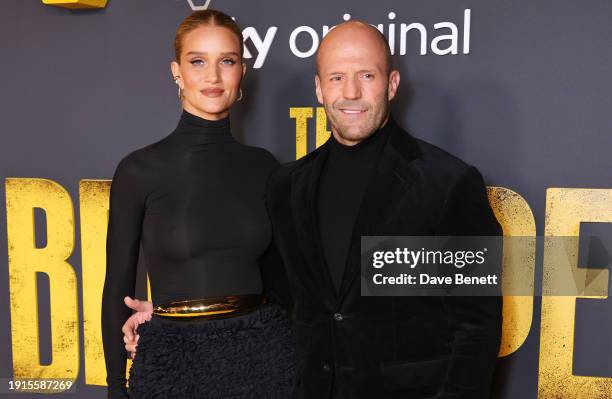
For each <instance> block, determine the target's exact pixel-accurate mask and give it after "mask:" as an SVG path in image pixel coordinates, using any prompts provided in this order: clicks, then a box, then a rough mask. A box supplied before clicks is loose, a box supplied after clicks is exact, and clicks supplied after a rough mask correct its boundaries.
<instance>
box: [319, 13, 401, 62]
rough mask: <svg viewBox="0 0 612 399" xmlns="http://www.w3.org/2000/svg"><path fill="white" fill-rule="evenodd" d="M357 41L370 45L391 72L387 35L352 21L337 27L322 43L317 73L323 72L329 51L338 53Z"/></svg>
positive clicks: (362, 23)
mask: <svg viewBox="0 0 612 399" xmlns="http://www.w3.org/2000/svg"><path fill="white" fill-rule="evenodd" d="M356 41H360V42H361V43H364V44H366V43H367V44H369V45H370V46H371V50H372V56H373V57H381V58H380V59H381V60H384V62H385V65H386V67H385V70H386V71H387V72H391V70H392V69H393V59H392V56H391V48H390V47H389V43H388V42H387V38H386V37H385V35H383V34H382V33H380V31H379V30H378V29H376V28H375V27H373V26H372V25H370V24H368V23H366V22H363V21H359V20H352V21H348V22H343V23H341V24H339V25H337V26H335V27H334V28H333V29H332V30H330V31H329V32H328V33H327V35H326V36H325V37H324V38H323V40H322V41H321V44H320V46H319V49H318V51H317V73H319V72H320V71H321V58H322V57H323V58H324V57H325V53H326V52H327V51H336V50H337V49H338V47H342V46H352V45H353V44H354V43H355V42H356Z"/></svg>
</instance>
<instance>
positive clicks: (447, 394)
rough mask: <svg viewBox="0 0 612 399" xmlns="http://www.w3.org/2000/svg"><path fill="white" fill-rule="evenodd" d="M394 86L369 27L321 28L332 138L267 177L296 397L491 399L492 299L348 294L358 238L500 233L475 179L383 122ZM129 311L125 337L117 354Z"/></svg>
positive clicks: (495, 315)
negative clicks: (287, 299)
mask: <svg viewBox="0 0 612 399" xmlns="http://www.w3.org/2000/svg"><path fill="white" fill-rule="evenodd" d="M399 81H400V75H399V72H398V71H396V70H392V67H391V56H390V51H389V47H388V45H387V44H386V41H385V39H384V37H383V36H382V35H381V34H380V33H379V32H378V31H377V30H376V29H374V28H373V27H371V26H370V25H368V24H366V23H363V22H358V21H350V22H347V23H343V24H341V25H338V26H337V27H336V28H335V29H333V30H332V31H330V32H329V34H328V35H327V36H326V37H325V39H324V40H323V41H322V43H321V46H320V48H319V51H318V54H317V75H316V77H315V85H316V93H317V98H318V100H319V102H320V103H322V104H323V105H324V106H325V110H326V112H327V116H328V118H329V121H330V124H331V130H332V137H331V138H330V139H329V141H328V142H327V143H326V144H324V145H323V146H321V147H320V148H319V149H317V150H315V151H313V152H312V153H310V154H308V155H307V156H305V157H303V158H302V159H300V160H298V161H295V162H292V163H289V164H287V165H284V166H282V167H280V168H279V169H278V170H277V171H276V172H275V173H274V174H273V176H272V177H271V178H270V183H269V188H268V198H267V200H268V211H269V214H270V217H271V220H272V226H273V230H274V242H275V245H276V248H277V249H278V252H279V254H280V256H281V258H282V261H283V264H284V266H285V270H286V279H288V287H286V288H287V289H286V291H287V296H289V295H288V293H291V313H292V319H293V325H294V331H295V333H296V337H297V342H298V355H299V358H300V362H299V376H298V392H299V397H300V398H307V399H320V398H330V397H332V398H337V399H338V398H342V399H353V398H359V399H361V398H364V399H365V398H376V399H391V398H432V397H436V398H449V399H450V398H465V399H467V398H470V399H475V398H476V399H478V398H487V397H488V396H489V390H490V383H491V378H492V373H493V369H494V367H495V361H496V357H497V352H498V349H499V343H500V334H501V333H500V328H501V298H499V297H362V296H361V295H360V278H359V274H360V273H359V271H360V237H361V236H362V235H381V236H382V235H384V236H392V235H404V236H417V235H426V236H431V235H444V236H450V235H473V236H491V235H499V234H500V227H499V225H498V223H497V221H496V220H495V217H494V215H493V213H492V211H491V209H490V207H489V204H488V201H487V196H486V189H485V185H484V183H483V181H482V177H481V176H480V174H479V173H478V171H477V170H476V169H475V168H473V167H471V166H469V165H466V164H465V163H463V162H462V161H461V160H459V159H457V158H455V157H453V156H451V155H449V154H447V153H445V152H444V151H442V150H440V149H439V148H436V147H434V146H432V145H430V144H427V143H425V142H423V141H421V140H418V139H415V138H413V137H412V136H410V135H409V134H408V133H406V132H404V131H403V130H402V129H401V128H400V127H399V126H397V124H396V123H395V122H394V121H393V119H392V117H391V116H390V112H389V103H390V101H391V100H392V99H393V98H394V97H395V94H396V92H397V88H398V85H399ZM267 277H268V278H269V276H267ZM277 281H282V279H281V277H279V278H278V280H277ZM277 281H276V282H277ZM274 283H275V281H271V282H270V286H273V285H274ZM132 306H134V308H136V309H141V307H138V306H135V305H132ZM137 317H141V318H142V315H141V316H134V319H133V320H132V327H130V324H128V323H126V328H125V329H124V330H125V331H127V333H128V339H127V341H126V342H127V343H128V346H126V347H128V349H133V343H134V340H133V339H132V335H131V331H130V330H131V329H132V328H133V325H134V323H137V321H134V320H135V319H136V318H137ZM254 397H256V395H255V396H254Z"/></svg>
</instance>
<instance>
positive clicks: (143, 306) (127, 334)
mask: <svg viewBox="0 0 612 399" xmlns="http://www.w3.org/2000/svg"><path fill="white" fill-rule="evenodd" d="M123 302H125V305H126V306H127V307H128V308H130V309H133V310H135V311H136V313H134V314H133V315H131V316H130V318H129V319H127V321H126V322H125V324H124V325H123V327H121V331H122V332H123V342H125V349H126V350H127V351H128V352H130V357H131V358H132V359H134V357H136V346H138V345H137V344H138V338H140V336H139V335H138V334H137V330H138V326H139V325H141V324H142V323H144V322H145V321H149V320H151V315H152V314H153V304H152V303H151V302H147V301H140V300H138V299H132V298H130V297H129V296H126V297H125V298H123Z"/></svg>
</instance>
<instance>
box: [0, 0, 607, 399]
mask: <svg viewBox="0 0 612 399" xmlns="http://www.w3.org/2000/svg"><path fill="white" fill-rule="evenodd" d="M210 6H211V8H218V9H220V10H222V11H224V12H226V13H229V14H230V15H232V16H234V17H236V19H237V21H238V22H239V24H240V25H241V26H242V27H243V28H245V27H254V28H256V30H257V32H258V33H259V34H260V35H264V34H265V32H266V31H267V29H268V28H269V27H270V26H277V27H278V31H277V33H276V35H275V37H274V41H273V42H272V45H271V48H270V50H269V53H268V55H267V57H266V59H265V62H264V64H263V66H262V67H260V68H258V69H252V68H250V70H249V71H248V73H247V77H246V81H245V84H244V94H245V100H244V101H243V102H241V103H240V104H239V105H238V106H237V107H235V109H233V110H232V129H233V131H234V133H235V135H236V136H237V137H238V138H240V139H241V140H243V141H244V142H245V143H247V144H252V145H257V146H262V147H265V148H267V149H269V150H270V151H271V152H272V153H274V155H276V156H277V158H278V159H279V160H281V161H289V160H292V159H294V155H295V123H294V120H292V119H290V118H289V107H295V106H308V107H310V106H316V105H317V104H316V98H315V96H314V89H313V76H314V58H313V57H309V58H299V57H297V56H295V55H294V54H293V53H292V51H291V49H290V46H289V37H290V34H291V32H292V31H293V30H294V29H295V28H296V27H298V26H303V25H307V26H311V27H312V28H314V29H315V30H316V31H317V32H318V35H319V37H320V36H321V27H322V26H323V25H330V26H332V25H335V24H337V23H339V22H341V21H342V17H343V15H344V14H345V13H350V14H351V15H352V17H354V18H362V19H366V20H368V21H369V22H371V23H384V24H385V25H386V24H388V23H390V21H389V18H388V14H389V12H395V13H396V18H395V21H393V22H395V23H396V25H399V24H400V23H406V24H408V23H412V22H419V23H422V24H423V25H424V26H425V27H426V28H427V32H428V34H430V35H433V36H436V35H439V34H441V33H447V30H440V32H437V31H436V30H434V29H433V24H435V23H438V22H442V21H450V22H453V23H455V24H457V26H458V27H459V52H458V54H456V55H451V54H449V55H436V54H433V52H432V51H431V49H430V48H429V49H428V51H427V54H426V55H420V54H419V45H418V39H416V38H415V37H416V36H415V35H413V34H411V35H412V36H410V39H409V40H408V42H407V51H406V54H405V55H404V56H398V55H396V57H395V60H396V62H397V65H398V67H399V69H400V71H401V73H402V81H401V88H400V90H399V94H398V96H399V98H398V99H397V101H395V103H394V115H395V118H396V119H397V120H398V122H399V123H400V124H401V125H403V126H404V127H406V128H407V129H408V130H409V131H410V132H412V134H414V135H415V136H417V137H420V138H422V139H425V140H428V141H430V142H432V143H434V144H436V145H439V146H441V147H442V148H444V149H446V150H448V151H449V152H451V153H453V154H456V155H458V156H460V157H461V158H463V159H465V160H466V161H468V162H470V163H472V164H474V165H475V166H477V167H478V168H479V169H480V170H481V171H482V172H483V174H484V176H485V178H486V180H487V183H488V184H489V185H499V186H504V187H508V188H510V189H512V190H514V191H516V192H518V193H519V194H521V195H522V196H523V197H524V198H525V199H526V200H527V201H528V202H529V204H530V206H531V209H532V210H533V213H534V215H535V218H536V224H537V231H538V234H542V233H543V223H544V207H545V194H546V188H549V187H587V188H612V174H611V170H612V157H611V150H612V128H611V126H610V122H609V121H610V111H611V110H612V96H610V89H611V88H612V76H611V74H610V71H612V51H611V48H612V47H611V45H612V41H611V39H610V38H611V37H612V24H611V23H610V21H612V3H611V2H609V1H604V0H589V1H581V2H579V1H575V0H574V1H570V0H554V1H553V0H541V1H522V2H516V1H484V0H473V1H469V0H460V1H456V0H433V1H431V0H430V1H424V0H421V1H416V0H409V1H406V0H403V1H399V0H396V1H391V0H377V1H367V0H335V1H328V0H311V1H303V2H297V1H272V0H258V1H246V0H212V3H211V5H210ZM465 9H471V30H470V52H469V54H463V53H462V50H463V48H462V45H463V37H462V33H463V17H464V10H465ZM190 11H191V9H190V7H189V5H188V3H187V0H155V1H151V0H110V1H109V4H108V6H107V8H106V9H104V10H86V11H85V10H78V11H74V10H72V11H71V10H66V9H61V8H55V7H48V6H44V5H43V4H42V3H41V1H40V0H3V1H2V4H0V49H1V51H2V62H1V63H0V76H1V79H2V91H1V92H0V96H1V97H0V98H1V101H2V106H1V107H0V121H1V122H0V123H1V125H0V126H1V127H0V129H1V136H0V137H1V138H2V139H1V140H2V141H1V146H0V172H1V173H0V175H2V177H9V176H10V177H43V178H49V179H52V180H55V181H57V182H58V183H60V184H61V185H63V186H64V187H66V188H67V189H68V190H69V192H70V194H71V196H72V199H73V201H74V202H75V204H77V201H78V181H79V179H84V178H110V177H111V176H112V173H113V170H114V168H115V166H116V164H117V162H118V161H119V160H120V159H121V157H122V156H124V155H125V154H127V153H128V152H130V151H131V150H133V149H135V148H138V147H141V146H143V145H146V144H148V143H151V142H153V141H156V140H158V139H160V138H161V137H163V136H165V135H167V134H168V133H169V132H170V131H171V130H172V129H173V128H174V126H175V125H176V122H177V119H178V116H179V113H180V109H179V104H178V102H177V98H176V86H175V85H174V83H173V82H172V79H171V74H170V71H169V62H170V60H171V59H172V56H173V49H172V44H173V38H174V32H175V29H176V27H177V24H178V23H179V21H180V20H181V18H182V17H184V16H185V15H187V14H188V13H189V12H190ZM396 29H399V28H396ZM396 35H398V33H396ZM430 43H431V38H429V39H428V46H429V44H430ZM310 44H311V43H310V42H309V40H308V36H307V35H305V34H303V35H300V36H299V40H298V41H297V46H298V47H299V48H300V49H307V48H308V47H310ZM247 47H248V48H249V49H250V50H251V52H252V53H253V54H256V53H257V51H256V50H255V47H254V46H253V44H252V43H251V42H249V41H247ZM398 47H399V46H398ZM441 47H446V45H443V44H442V43H441ZM253 62H254V59H251V60H249V65H250V66H252V65H253ZM309 130H311V131H314V120H312V121H311V123H310V124H309ZM312 134H313V133H312ZM309 141H310V143H309V149H312V144H311V143H312V142H314V138H313V137H311V138H310V140H309ZM0 191H1V195H2V201H1V202H0V203H1V205H0V206H1V207H2V209H1V214H2V217H0V242H1V243H2V244H1V245H0V340H1V341H0V378H9V377H10V376H11V375H12V360H11V343H10V320H9V305H8V303H9V302H8V301H9V295H8V271H7V266H6V265H7V253H6V251H7V249H6V245H5V243H6V224H5V223H6V219H5V199H4V184H2V188H1V189H0ZM77 209H78V208H77ZM75 217H76V218H77V219H76V226H77V237H76V239H77V241H76V242H77V248H76V250H75V253H74V255H73V256H72V258H71V263H72V265H74V267H75V269H76V271H77V274H79V273H80V248H79V244H78V240H79V236H78V212H77V214H76V215H75ZM608 226H609V225H608ZM611 230H612V229H607V231H608V232H610V231H611ZM42 285H43V286H44V284H42ZM43 288H44V287H43ZM80 289H81V288H79V290H80ZM79 298H81V295H80V294H79ZM79 303H80V306H82V302H79ZM579 305H580V306H579V308H578V315H577V320H580V321H581V323H582V324H580V325H577V327H576V342H575V355H574V356H575V357H574V373H575V374H584V375H600V376H607V377H612V362H610V361H609V359H610V358H611V356H612V339H611V338H610V335H611V334H610V332H612V316H610V315H611V314H612V306H611V304H610V301H609V300H607V301H605V306H604V308H605V309H607V310H606V311H603V312H602V310H601V309H602V307H601V305H600V306H599V307H598V308H595V307H591V306H589V304H588V303H580V304H579ZM539 307H540V301H539V300H538V299H536V301H535V304H534V318H533V323H532V328H531V333H530V335H529V337H528V338H527V340H526V342H525V343H524V344H523V346H522V347H521V348H520V349H519V350H518V351H517V352H516V353H514V354H513V355H511V356H509V357H508V358H504V359H500V360H499V366H498V368H497V371H496V384H495V397H496V398H535V397H536V396H537V378H538V374H537V370H538V350H539V349H538V348H539V332H540V325H539ZM44 313H45V312H42V314H41V317H42V318H41V321H42V322H43V324H44V323H45V321H44ZM80 328H81V334H80V335H81V340H82V327H80ZM593 336H595V337H598V338H597V339H593ZM593 342H596V343H597V344H594V343H593ZM602 343H603V344H605V345H603V346H602ZM45 344H47V345H48V342H46V343H45V342H44V340H43V341H42V342H41V347H42V349H41V350H42V351H43V352H44V350H45V349H44V347H45ZM81 345H82V343H81ZM81 363H82V362H81ZM81 370H83V365H82V364H81ZM104 392H105V388H103V387H93V386H85V385H84V383H83V373H82V372H81V374H80V377H79V381H78V394H77V395H76V396H77V397H87V398H103V397H105V394H104ZM57 396H59V397H67V398H69V397H75V395H71V394H64V395H57ZM28 397H37V395H28Z"/></svg>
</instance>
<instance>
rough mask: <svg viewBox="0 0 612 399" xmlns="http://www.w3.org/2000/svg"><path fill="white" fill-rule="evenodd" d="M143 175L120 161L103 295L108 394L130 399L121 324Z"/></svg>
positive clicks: (133, 264)
mask: <svg viewBox="0 0 612 399" xmlns="http://www.w3.org/2000/svg"><path fill="white" fill-rule="evenodd" d="M141 185H142V178H141V176H139V175H138V173H137V171H136V169H135V167H134V166H133V165H131V164H130V163H129V162H126V161H125V159H124V160H123V161H122V162H120V163H119V166H118V167H117V170H116V171H115V175H114V176H113V181H112V184H111V192H110V210H109V221H108V231H107V236H106V277H105V280H104V290H103V294H102V343H103V346H104V358H105V361H106V382H107V384H108V397H109V398H111V399H115V398H127V397H128V395H127V390H126V378H125V367H126V360H127V353H126V351H125V346H124V345H125V344H124V342H123V333H122V332H121V327H122V326H123V323H125V320H126V319H127V318H128V317H130V315H131V314H132V312H131V310H130V309H129V308H128V307H127V306H125V304H124V303H123V298H124V297H125V296H126V295H129V296H131V297H133V296H134V291H135V283H136V269H137V264H138V252H139V249H140V236H141V230H142V219H143V214H144V205H143V203H144V198H143V196H142V195H141V194H140V193H141V192H142V190H141V188H142V187H141Z"/></svg>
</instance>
